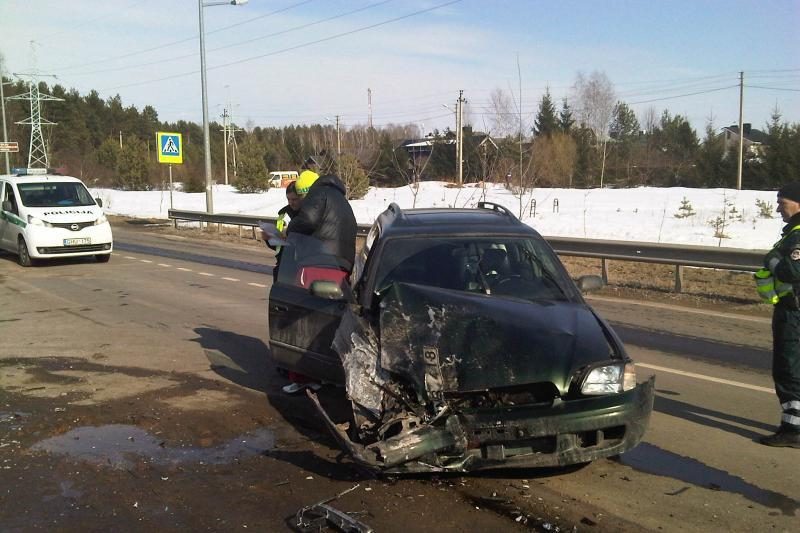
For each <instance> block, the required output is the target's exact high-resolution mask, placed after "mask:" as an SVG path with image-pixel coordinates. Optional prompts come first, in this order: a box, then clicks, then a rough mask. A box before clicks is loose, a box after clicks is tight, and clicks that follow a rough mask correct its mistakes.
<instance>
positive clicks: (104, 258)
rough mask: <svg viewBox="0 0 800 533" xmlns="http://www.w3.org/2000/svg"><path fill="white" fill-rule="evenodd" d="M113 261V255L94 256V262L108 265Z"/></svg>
mask: <svg viewBox="0 0 800 533" xmlns="http://www.w3.org/2000/svg"><path fill="white" fill-rule="evenodd" d="M110 259H111V254H97V255H95V256H94V260H95V261H97V262H98V263H108V261H109V260H110Z"/></svg>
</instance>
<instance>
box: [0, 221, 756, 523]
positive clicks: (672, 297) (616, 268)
mask: <svg viewBox="0 0 800 533" xmlns="http://www.w3.org/2000/svg"><path fill="white" fill-rule="evenodd" d="M112 223H113V224H125V225H126V226H127V227H137V228H140V229H142V230H143V231H148V232H157V233H166V234H178V235H181V236H183V237H186V238H199V239H219V240H223V241H228V242H239V243H241V244H242V245H246V246H259V247H262V246H263V243H261V242H258V241H257V240H255V239H253V235H252V232H249V234H248V232H247V231H245V232H243V234H242V236H241V237H240V234H239V231H238V230H236V229H233V230H226V231H222V232H217V231H199V230H196V229H187V228H180V229H175V228H174V227H172V226H171V225H170V224H164V222H163V221H152V225H148V224H147V221H134V223H129V221H126V220H124V219H117V218H115V219H114V220H113V221H112ZM564 262H565V264H566V265H567V268H568V270H569V271H570V273H571V274H572V275H573V276H574V277H577V276H580V275H584V274H599V269H600V266H599V265H600V262H599V260H589V259H577V258H565V259H564ZM671 268H672V267H667V266H664V267H663V268H662V266H661V265H646V264H638V263H622V262H610V263H609V265H608V269H609V286H607V287H606V288H604V289H603V290H601V291H599V292H598V293H596V294H601V295H608V296H617V297H636V298H637V299H650V300H653V301H663V302H669V303H673V304H676V305H686V306H691V307H702V308H708V309H719V310H721V311H725V312H739V313H746V314H755V315H762V314H764V315H765V314H768V312H769V309H768V308H766V307H765V306H761V305H760V304H758V302H757V301H756V300H755V298H752V297H751V296H750V294H751V293H752V292H753V291H752V286H751V283H752V282H751V278H750V274H747V273H728V272H722V271H710V270H701V269H687V270H686V273H685V275H684V288H685V291H684V293H682V294H674V293H672V292H671V291H670V288H671V286H672V283H673V280H674V272H673V271H672V270H671ZM13 320H15V319H14V318H8V319H7V320H6V319H3V321H7V322H13ZM212 369H213V370H214V371H215V372H216V373H217V374H219V376H216V377H217V378H218V377H222V378H224V379H215V378H212V377H209V378H206V377H202V376H198V375H196V374H189V373H186V374H184V373H177V372H159V371H153V370H145V369H141V368H135V367H120V366H110V365H107V364H106V363H105V356H104V355H103V354H102V353H97V354H95V355H94V356H93V357H92V358H91V360H87V359H79V358H69V357H61V356H58V355H57V354H53V355H52V356H47V354H43V356H42V357H39V358H36V359H31V358H24V359H23V358H7V359H2V360H0V529H2V530H4V531H31V530H48V531H65V530H86V531H108V530H120V529H122V530H132V531H144V530H152V529H155V528H158V529H159V530H161V531H186V530H211V531H227V530H234V529H236V530H242V529H256V530H259V531H280V530H287V529H290V528H291V525H292V523H293V517H294V515H295V513H296V512H297V511H298V509H300V508H301V507H303V506H306V505H310V504H313V503H316V502H319V501H323V500H326V499H329V498H331V497H334V496H336V495H337V494H340V493H342V492H344V491H346V490H348V489H350V488H352V487H356V486H357V488H356V489H355V490H352V491H351V492H348V493H346V494H344V495H343V496H341V498H338V499H336V500H334V501H333V502H331V505H333V506H334V507H336V508H338V509H341V510H344V511H348V512H352V513H354V516H355V517H356V518H357V519H359V520H362V521H363V522H364V523H366V524H369V525H370V526H372V527H373V528H374V529H375V530H376V531H405V530H408V529H409V527H413V528H414V529H423V528H425V529H433V528H435V529H437V530H442V531H458V530H465V529H469V530H473V531H497V530H503V531H514V530H534V531H566V530H579V531H586V530H589V531H638V530H640V528H639V527H638V526H636V525H634V524H630V523H628V522H625V521H624V520H620V519H618V518H615V517H612V516H607V515H606V514H605V512H604V511H603V510H602V509H598V508H594V507H592V506H591V505H590V504H588V503H586V502H577V501H575V500H572V499H570V498H566V497H564V496H563V495H561V494H559V493H558V492H557V491H555V490H551V489H550V488H549V487H547V486H546V485H547V478H548V477H549V476H551V475H553V473H554V472H552V471H548V470H538V471H527V472H500V473H495V474H486V475H472V476H457V475H452V476H418V477H412V478H376V477H374V476H373V475H371V474H369V473H367V472H364V471H363V470H360V469H358V468H357V467H356V466H355V465H354V464H352V462H350V461H348V460H347V458H345V457H342V455H341V453H340V452H339V449H338V447H337V446H336V444H335V442H334V441H333V440H332V439H331V437H330V435H328V434H327V432H325V430H324V428H323V427H322V425H321V424H319V423H317V417H316V414H315V413H314V412H313V411H312V410H311V406H310V402H308V400H307V399H306V398H304V397H302V396H297V397H292V396H286V395H284V394H281V393H280V392H279V386H280V384H282V383H283V382H282V381H281V380H279V379H276V378H275V377H269V376H275V373H274V371H273V370H272V369H271V368H268V367H264V366H262V367H259V368H258V369H257V372H259V373H260V374H261V375H262V377H263V376H264V375H266V376H267V377H265V378H264V379H263V380H261V382H262V383H268V385H264V386H263V388H261V389H258V388H253V387H251V386H242V383H240V381H239V379H238V378H237V376H236V372H235V371H234V370H231V369H230V368H224V367H220V368H214V367H213V366H212ZM321 395H322V398H323V401H325V400H326V399H327V400H328V401H330V402H336V401H341V400H342V397H341V393H340V391H337V390H335V389H333V388H328V387H326V388H324V389H323V391H322V393H321ZM209 403H211V404H217V405H220V406H224V408H223V409H218V410H215V409H212V410H209V409H208V405H209ZM598 463H601V464H599V466H595V465H590V466H589V467H587V468H595V467H597V468H603V464H602V463H604V461H601V462H598ZM557 473H564V471H563V470H560V471H558V472H557ZM412 524H413V525H412Z"/></svg>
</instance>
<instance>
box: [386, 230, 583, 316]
mask: <svg viewBox="0 0 800 533" xmlns="http://www.w3.org/2000/svg"><path fill="white" fill-rule="evenodd" d="M379 263H380V264H379V267H378V272H377V277H376V283H375V285H374V287H375V290H376V292H377V293H381V292H382V291H384V290H385V289H387V288H388V287H389V286H391V284H392V283H397V282H404V283H415V284H418V285H427V286H432V287H439V288H443V289H451V290H458V291H466V292H474V293H481V294H487V295H494V296H503V297H510V298H519V299H524V300H528V301H540V300H574V298H575V294H576V291H575V290H574V288H573V286H572V283H571V281H570V280H569V277H568V276H567V274H566V272H565V271H564V268H563V266H562V265H561V262H560V261H559V260H558V258H557V257H556V256H555V254H553V252H552V251H551V250H550V248H549V247H548V246H547V245H546V243H545V242H544V241H543V240H541V239H535V238H527V237H463V238H454V237H448V238H446V239H436V238H425V239H419V238H411V239H394V240H392V242H391V243H386V245H384V247H383V253H382V255H381V257H380V261H379Z"/></svg>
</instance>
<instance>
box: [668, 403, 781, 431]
mask: <svg viewBox="0 0 800 533" xmlns="http://www.w3.org/2000/svg"><path fill="white" fill-rule="evenodd" d="M653 409H654V410H656V411H658V412H660V413H665V414H668V415H671V416H676V417H678V418H683V419H684V420H688V421H690V422H694V423H695V424H700V425H703V426H707V427H712V428H716V429H721V430H723V431H727V432H728V433H733V434H736V435H740V436H742V437H744V438H747V439H757V438H758V437H760V436H761V435H762V434H761V433H757V432H755V431H751V430H749V429H745V428H742V427H740V426H747V427H751V428H754V429H762V430H765V431H774V430H775V427H774V426H772V425H769V424H764V423H763V422H757V421H755V420H750V419H749V418H742V417H741V416H736V415H732V414H730V413H723V412H721V411H714V410H713V409H707V408H705V407H700V406H698V405H692V404H690V403H686V402H681V401H678V400H674V399H672V398H665V397H664V396H661V395H656V397H655V401H654V403H653Z"/></svg>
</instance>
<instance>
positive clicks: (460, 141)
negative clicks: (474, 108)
mask: <svg viewBox="0 0 800 533" xmlns="http://www.w3.org/2000/svg"><path fill="white" fill-rule="evenodd" d="M457 109H458V119H457V122H458V126H457V127H458V131H456V144H457V145H458V146H457V154H456V157H457V158H458V186H459V187H461V185H463V183H464V91H463V90H459V91H458V107H457Z"/></svg>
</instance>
